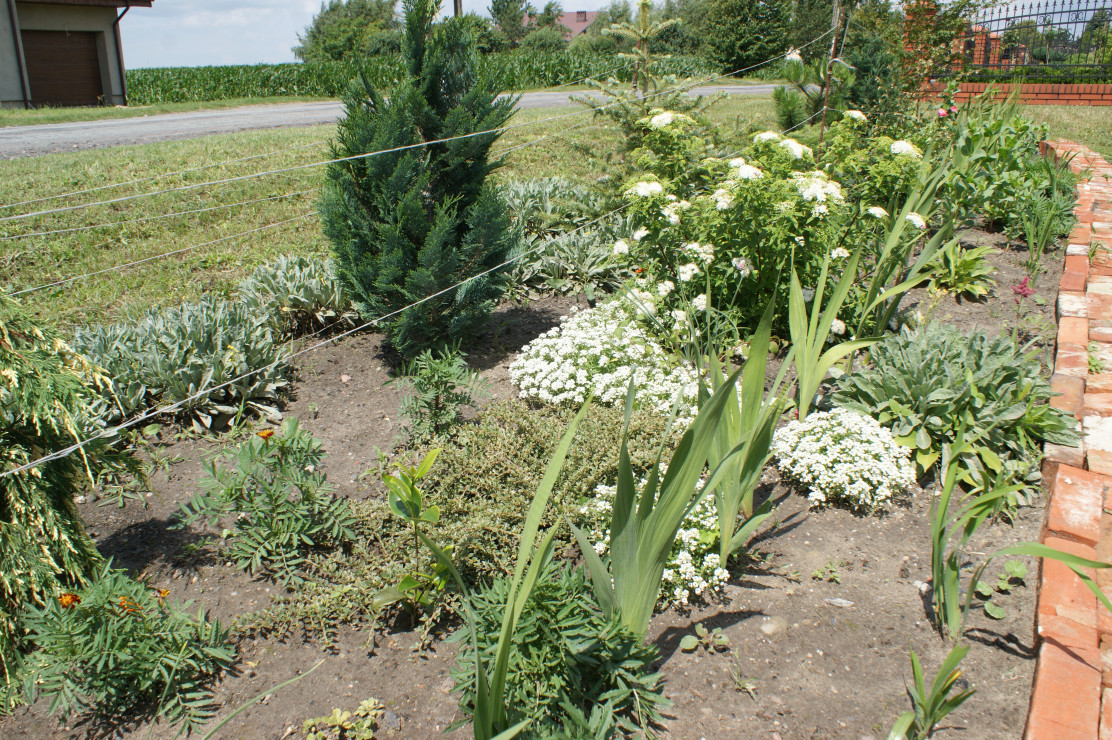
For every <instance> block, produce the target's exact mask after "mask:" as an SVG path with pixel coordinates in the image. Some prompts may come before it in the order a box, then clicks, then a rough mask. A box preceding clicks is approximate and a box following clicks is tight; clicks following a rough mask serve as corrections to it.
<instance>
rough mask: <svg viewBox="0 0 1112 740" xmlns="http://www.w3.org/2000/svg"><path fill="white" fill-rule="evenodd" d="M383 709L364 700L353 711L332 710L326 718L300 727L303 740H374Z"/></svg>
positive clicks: (318, 718) (373, 702)
mask: <svg viewBox="0 0 1112 740" xmlns="http://www.w3.org/2000/svg"><path fill="white" fill-rule="evenodd" d="M384 712H385V707H383V706H382V704H380V703H379V702H378V701H377V700H375V699H364V700H363V701H361V702H359V706H358V707H357V708H356V709H355V710H353V711H347V710H344V709H333V710H332V714H330V715H328V716H326V717H317V718H315V719H307V720H305V722H304V723H302V725H301V732H302V733H304V734H305V740H374V737H375V731H376V730H377V729H378V721H379V720H380V719H382V715H383V713H384Z"/></svg>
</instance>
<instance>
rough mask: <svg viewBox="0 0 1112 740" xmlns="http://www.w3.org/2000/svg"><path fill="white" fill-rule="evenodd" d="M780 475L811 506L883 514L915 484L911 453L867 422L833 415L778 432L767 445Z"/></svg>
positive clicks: (841, 412) (813, 417)
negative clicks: (802, 493)
mask: <svg viewBox="0 0 1112 740" xmlns="http://www.w3.org/2000/svg"><path fill="white" fill-rule="evenodd" d="M772 448H773V452H774V453H775V454H776V458H777V463H778V465H779V467H780V471H781V473H783V474H784V476H785V477H786V478H787V479H788V480H790V481H792V482H793V483H795V484H796V485H798V486H799V487H800V488H802V489H804V490H805V491H806V492H807V498H808V500H809V501H810V502H811V505H812V506H822V505H824V504H835V505H836V504H844V505H846V506H848V507H849V508H851V509H855V510H860V511H872V510H874V509H882V508H885V507H886V506H887V505H888V504H889V503H890V502H891V500H892V499H893V498H895V497H896V496H897V495H898V494H900V493H901V492H902V491H903V490H904V489H906V488H908V487H909V486H911V485H913V484H914V483H915V469H914V467H913V466H912V465H911V460H910V456H911V454H910V452H909V451H908V450H907V449H906V448H904V447H901V446H900V445H898V444H897V443H896V440H895V439H893V437H892V433H891V432H889V431H888V430H887V429H885V428H884V427H882V426H881V425H880V424H879V423H878V422H877V421H876V420H875V419H873V418H872V417H870V416H864V415H862V414H858V413H854V412H852V411H846V410H844V409H834V410H833V411H830V412H819V413H812V414H809V415H808V416H807V418H806V419H804V420H803V421H791V422H788V424H787V426H785V427H783V428H781V429H779V430H777V432H776V436H775V438H774V440H773V443H772Z"/></svg>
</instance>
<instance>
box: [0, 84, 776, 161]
mask: <svg viewBox="0 0 1112 740" xmlns="http://www.w3.org/2000/svg"><path fill="white" fill-rule="evenodd" d="M772 88H773V86H772V85H747V86H740V85H708V86H704V87H696V88H693V89H692V92H693V93H694V94H697V95H710V94H712V93H715V92H718V91H724V92H727V93H730V94H731V95H767V94H769V93H771V92H772ZM571 94H573V93H566V92H533V93H526V94H525V95H523V96H522V98H521V102H520V103H519V104H518V107H519V108H548V107H557V106H566V105H570V104H571V101H570V99H569V97H570V95H571ZM341 112H342V106H341V104H340V103H337V102H320V103H279V104H274V105H248V106H243V107H241V108H222V109H217V110H203V111H192V112H189V113H164V114H161V115H155V116H143V117H140V118H115V119H108V120H101V121H78V122H74V123H49V124H40V125H35V126H7V127H4V128H0V157H3V158H6V159H14V158H17V157H35V156H39V155H43V154H55V153H58V152H72V151H78V150H81V149H100V148H103V147H111V146H123V145H127V144H147V143H151V142H156V141H173V140H176V139H193V138H197V137H199V136H211V135H213V134H229V133H234V132H236V131H248V130H252V129H266V128H285V127H289V126H317V125H320V124H330V123H335V122H336V120H337V119H338V118H339V117H340V114H341Z"/></svg>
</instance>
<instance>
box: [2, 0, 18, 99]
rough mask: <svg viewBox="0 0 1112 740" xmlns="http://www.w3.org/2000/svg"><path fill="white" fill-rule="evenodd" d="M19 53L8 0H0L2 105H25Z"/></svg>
mask: <svg viewBox="0 0 1112 740" xmlns="http://www.w3.org/2000/svg"><path fill="white" fill-rule="evenodd" d="M18 54H19V51H18V49H17V47H16V43H15V37H14V36H13V35H12V23H11V14H10V13H9V9H8V0H0V107H5V108H6V107H19V108H22V107H23V84H22V81H21V80H20V67H19V56H18Z"/></svg>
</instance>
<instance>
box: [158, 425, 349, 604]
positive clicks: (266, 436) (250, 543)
mask: <svg viewBox="0 0 1112 740" xmlns="http://www.w3.org/2000/svg"><path fill="white" fill-rule="evenodd" d="M323 458H324V453H323V451H322V449H321V443H320V441H319V440H316V439H314V438H313V437H312V436H311V435H310V434H309V433H308V432H306V431H305V430H303V429H302V428H301V426H300V425H299V423H298V421H297V419H294V418H289V419H286V421H285V422H283V424H282V429H281V431H280V432H279V433H278V434H275V433H274V431H273V430H271V429H266V430H263V431H262V432H259V433H258V434H256V435H254V436H252V437H251V438H250V439H248V440H247V441H246V442H244V443H243V444H241V445H240V446H239V448H238V449H237V450H235V451H234V452H231V453H226V454H225V455H223V456H222V458H218V459H216V460H211V461H209V462H208V463H206V466H205V470H206V476H205V478H204V479H203V480H202V482H201V485H202V487H203V488H205V489H206V490H205V491H204V492H203V493H199V494H195V495H194V496H193V497H192V498H191V499H190V500H189V501H188V502H187V503H184V504H182V507H181V518H180V522H179V523H178V524H177V525H176V526H177V527H185V526H188V525H190V524H192V523H193V522H196V521H198V520H201V519H204V520H206V521H207V522H208V524H209V525H210V526H212V525H215V524H216V522H217V521H218V520H220V519H221V518H223V517H234V520H233V523H232V525H231V529H230V530H226V532H225V533H226V537H227V539H228V541H229V544H228V546H227V548H228V556H229V558H230V559H231V560H232V561H233V562H234V563H235V564H236V565H237V566H238V567H240V568H243V569H244V570H246V571H248V572H250V573H257V572H260V571H261V572H266V573H267V574H269V575H270V576H272V577H273V578H275V579H276V580H278V581H280V582H282V583H284V584H291V583H300V582H301V581H302V580H303V579H304V575H303V573H302V569H303V567H304V565H305V563H306V555H307V553H308V551H309V550H311V549H318V548H329V547H336V546H338V545H339V544H341V543H343V542H346V541H350V540H352V539H354V532H353V530H352V526H353V524H354V520H353V516H352V513H351V511H350V509H349V507H348V504H347V501H345V500H343V499H338V498H336V497H335V496H333V495H332V490H333V489H332V487H331V486H330V485H329V484H328V481H327V479H326V477H325V475H324V473H323V472H321V471H320V463H321V460H322V459H323Z"/></svg>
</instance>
